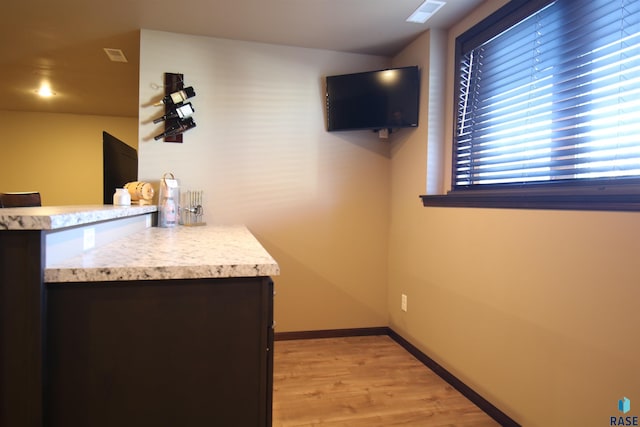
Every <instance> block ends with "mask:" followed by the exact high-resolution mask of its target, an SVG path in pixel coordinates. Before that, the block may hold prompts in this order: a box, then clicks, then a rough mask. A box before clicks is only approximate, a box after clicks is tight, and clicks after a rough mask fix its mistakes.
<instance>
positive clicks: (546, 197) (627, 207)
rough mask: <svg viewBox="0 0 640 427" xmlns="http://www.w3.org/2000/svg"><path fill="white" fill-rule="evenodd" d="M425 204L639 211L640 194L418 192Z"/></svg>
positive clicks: (467, 206) (430, 205)
mask: <svg viewBox="0 0 640 427" xmlns="http://www.w3.org/2000/svg"><path fill="white" fill-rule="evenodd" d="M420 198H421V199H422V204H423V205H424V206H426V207H452V208H495V209H553V210H587V211H640V194H637V193H636V194H601V195H593V194H590V195H580V194H579V195H576V194H571V195H569V194H495V193H491V194H486V193H482V194H479V193H476V192H474V191H470V192H469V191H462V192H453V191H452V192H450V193H449V194H446V195H422V196H420Z"/></svg>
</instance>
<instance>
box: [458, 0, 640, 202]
mask: <svg viewBox="0 0 640 427" xmlns="http://www.w3.org/2000/svg"><path fill="white" fill-rule="evenodd" d="M545 3H546V5H544V6H543V7H542V8H541V9H540V10H538V11H536V12H535V13H533V14H531V15H529V16H527V17H525V18H524V19H522V20H520V22H518V23H517V24H516V25H513V26H511V27H510V28H508V29H507V30H505V31H502V32H501V33H500V34H498V35H495V36H493V37H491V38H490V39H489V40H483V41H482V43H480V44H478V45H476V46H473V47H471V48H467V50H466V51H463V52H459V53H458V55H457V57H458V58H459V63H458V67H459V69H458V72H459V77H458V79H457V82H458V83H457V90H458V92H457V117H456V123H457V124H456V132H455V138H454V165H453V166H454V170H453V184H454V185H453V187H454V188H453V189H454V190H456V189H465V188H488V187H496V186H497V187H500V186H504V185H505V184H507V185H512V184H518V185H524V186H525V187H526V185H527V184H543V183H546V184H550V185H554V184H557V183H563V184H566V183H568V182H585V181H587V180H591V181H593V180H608V181H611V180H620V181H622V180H628V179H630V178H635V179H637V178H638V177H640V0H590V1H578V0H556V1H555V2H551V3H550V4H549V2H548V1H547V2H545Z"/></svg>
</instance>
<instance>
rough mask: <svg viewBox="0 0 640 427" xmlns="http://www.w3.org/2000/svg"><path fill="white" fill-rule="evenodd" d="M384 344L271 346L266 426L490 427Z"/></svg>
mask: <svg viewBox="0 0 640 427" xmlns="http://www.w3.org/2000/svg"><path fill="white" fill-rule="evenodd" d="M497 425H499V424H498V423H496V422H495V421H494V420H493V419H492V418H490V417H489V416H488V415H486V414H485V413H484V412H482V411H481V410H480V409H479V408H478V407H477V406H475V405H474V404H473V403H471V402H470V401H469V400H467V399H466V398H465V397H464V396H462V395H461V394H460V393H458V392H457V391H456V390H455V389H454V388H452V387H451V386H450V385H449V384H447V383H446V382H445V381H443V380H442V379H441V378H440V377H438V376H437V375H436V374H434V373H433V372H432V371H431V370H430V369H428V368H427V367H426V366H424V365H423V364H422V363H420V362H419V361H418V360H416V359H415V358H414V357H413V356H412V355H411V354H409V353H408V352H407V351H406V350H404V349H403V348H402V347H401V346H399V345H398V344H397V343H396V342H395V341H393V340H392V339H391V338H389V337H388V336H384V335H382V336H369V337H349V338H323V339H309V340H292V341H276V343H275V353H274V375H273V426H274V427H293V426H331V427H337V426H340V427H365V426H366V427H376V426H473V427H485V426H497Z"/></svg>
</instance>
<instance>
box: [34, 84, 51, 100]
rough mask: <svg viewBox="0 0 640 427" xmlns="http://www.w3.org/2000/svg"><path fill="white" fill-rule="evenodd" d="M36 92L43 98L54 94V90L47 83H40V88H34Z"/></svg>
mask: <svg viewBox="0 0 640 427" xmlns="http://www.w3.org/2000/svg"><path fill="white" fill-rule="evenodd" d="M36 93H37V94H38V95H39V96H41V97H43V98H49V97H52V96H54V95H55V92H53V91H52V90H51V86H49V84H48V83H43V84H42V85H40V88H38V89H37V90H36Z"/></svg>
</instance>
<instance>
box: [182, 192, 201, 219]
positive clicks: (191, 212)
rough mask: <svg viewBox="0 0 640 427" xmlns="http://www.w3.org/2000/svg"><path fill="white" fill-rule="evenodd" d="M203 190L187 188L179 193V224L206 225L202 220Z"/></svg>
mask: <svg viewBox="0 0 640 427" xmlns="http://www.w3.org/2000/svg"><path fill="white" fill-rule="evenodd" d="M203 203H204V191H202V190H187V191H183V192H181V193H180V225H186V226H198V225H206V223H205V222H203V221H202V215H203V213H204V209H203V207H202V205H203Z"/></svg>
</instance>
